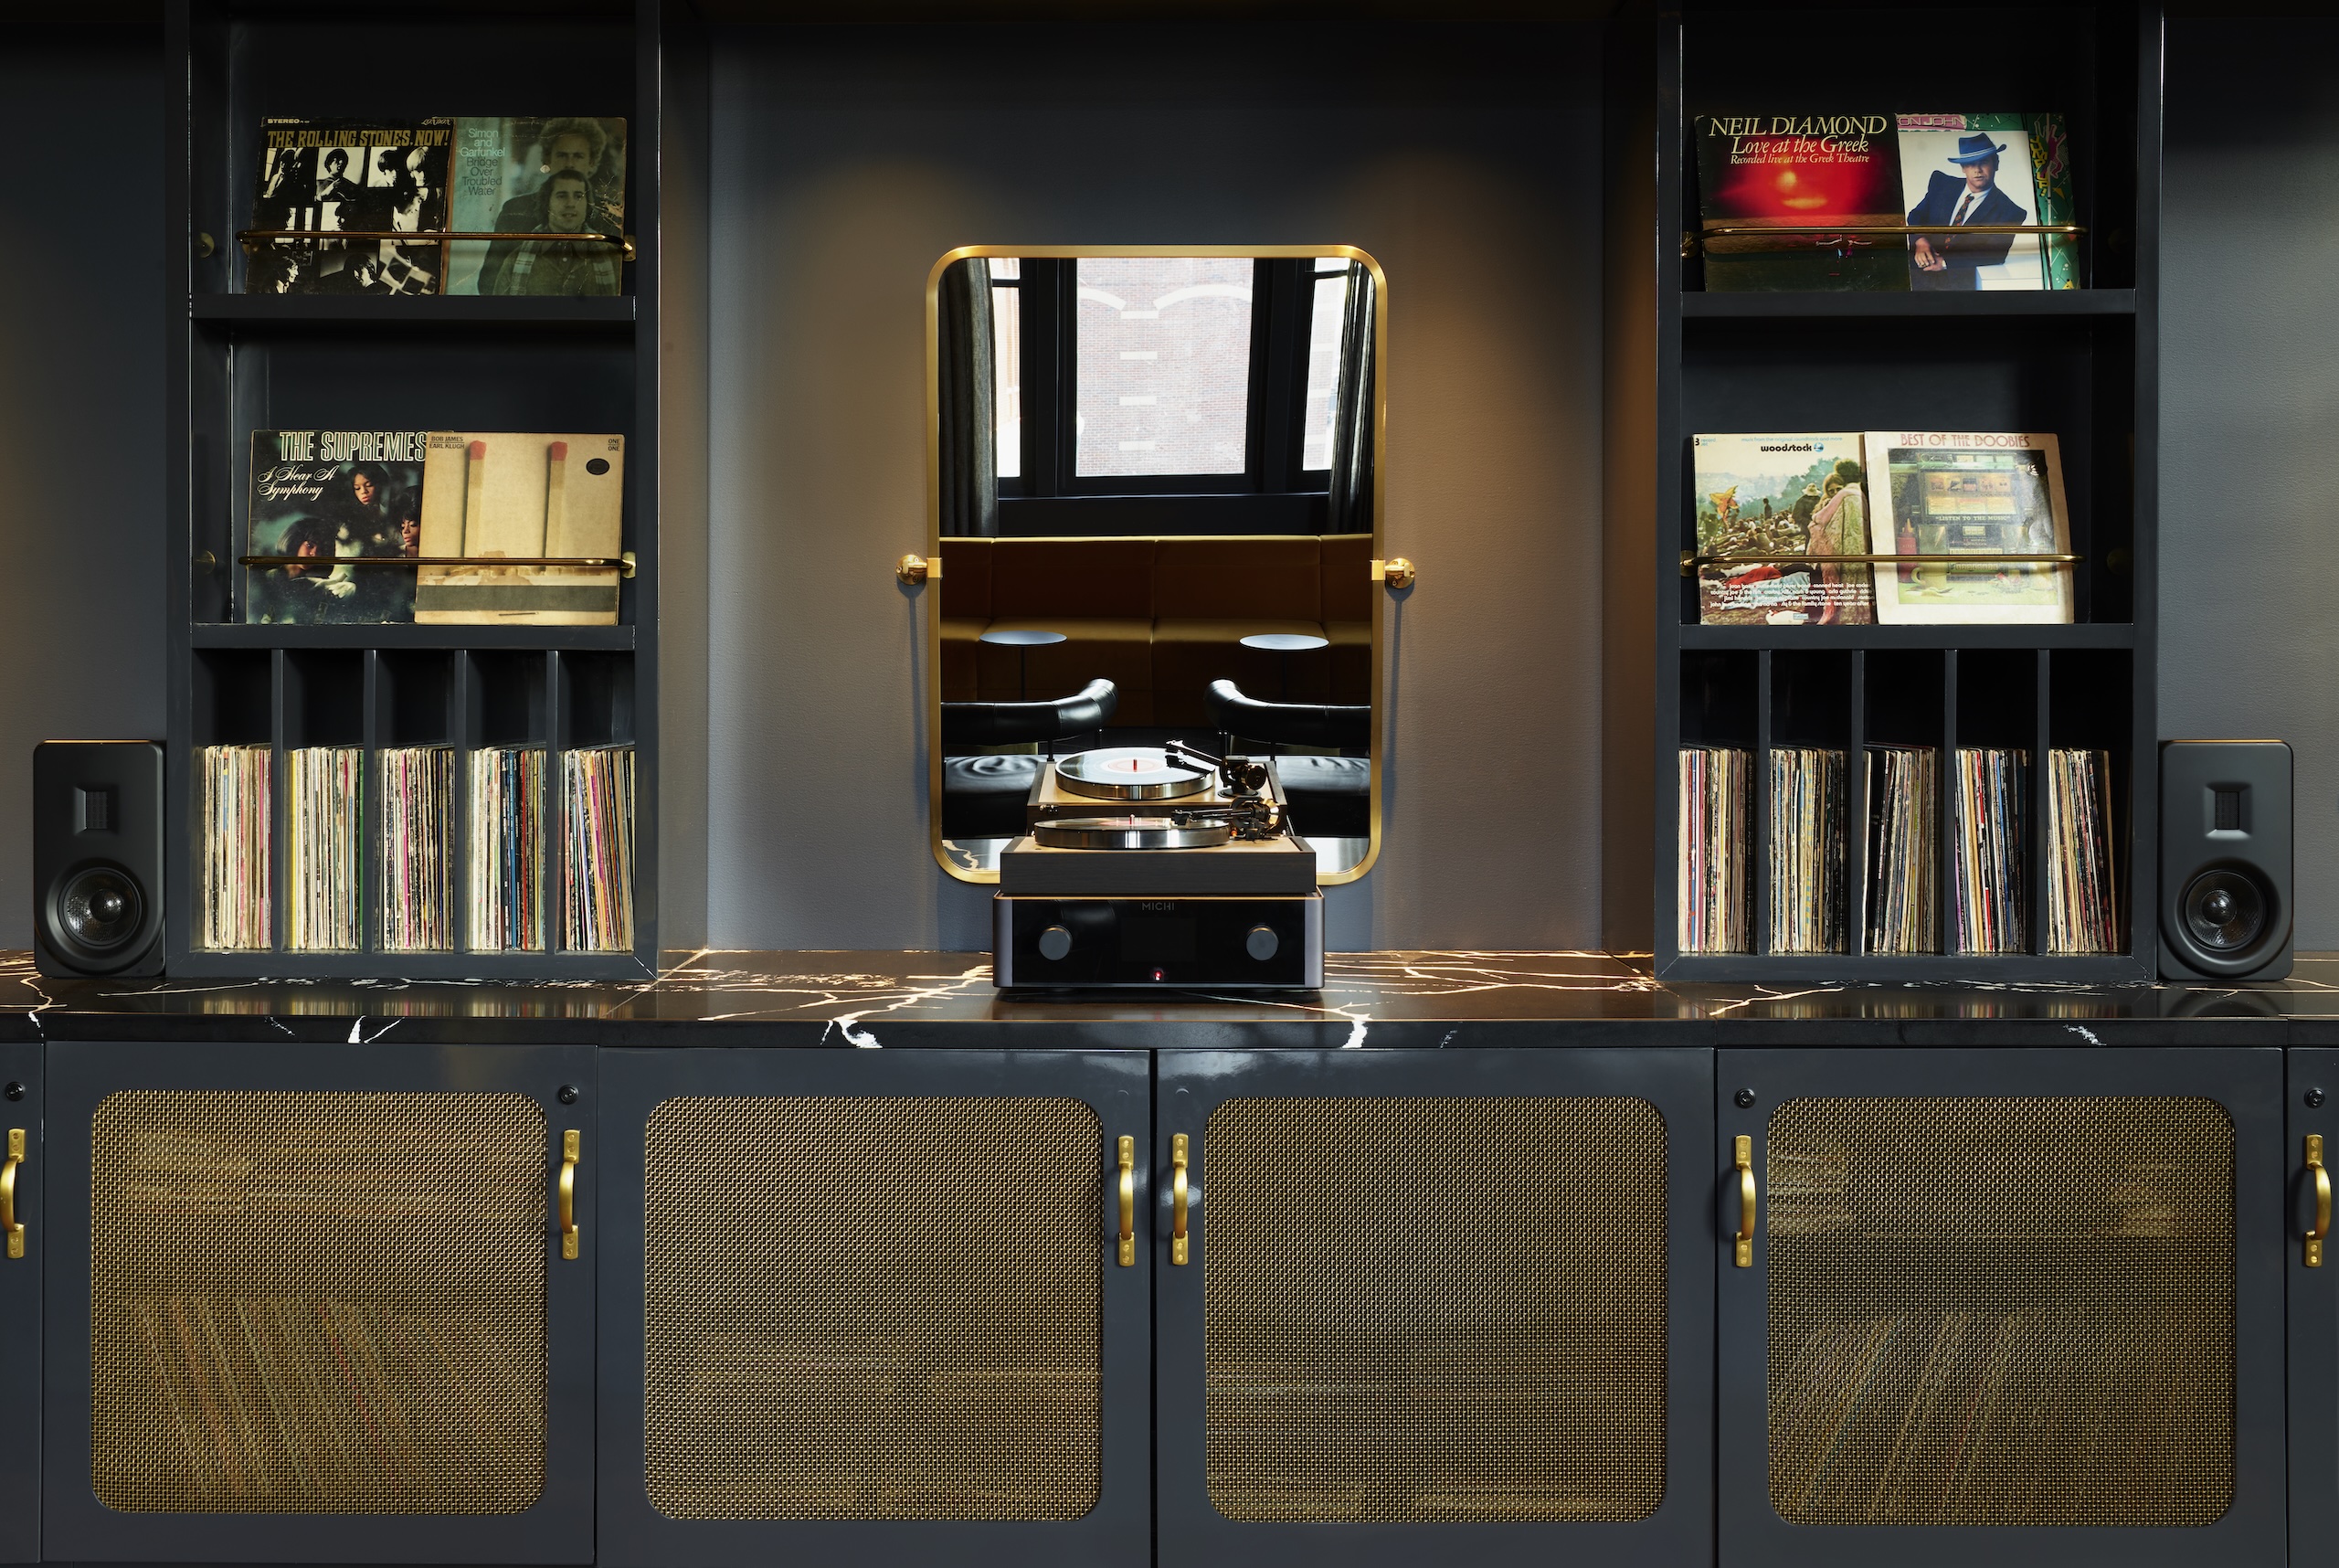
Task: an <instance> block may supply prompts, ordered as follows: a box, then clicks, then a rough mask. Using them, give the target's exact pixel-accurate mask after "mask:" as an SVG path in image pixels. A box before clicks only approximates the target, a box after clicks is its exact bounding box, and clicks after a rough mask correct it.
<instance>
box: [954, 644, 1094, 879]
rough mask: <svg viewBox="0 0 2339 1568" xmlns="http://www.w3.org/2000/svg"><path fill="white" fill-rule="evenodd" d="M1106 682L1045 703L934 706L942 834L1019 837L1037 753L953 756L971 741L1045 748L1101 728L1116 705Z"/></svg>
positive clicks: (1041, 760)
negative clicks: (938, 715) (938, 724)
mask: <svg viewBox="0 0 2339 1568" xmlns="http://www.w3.org/2000/svg"><path fill="white" fill-rule="evenodd" d="M1119 703H1120V694H1119V693H1117V691H1115V690H1114V688H1113V683H1112V682H1110V681H1101V680H1100V681H1091V682H1089V683H1088V684H1086V685H1085V686H1083V687H1081V688H1080V690H1078V691H1077V692H1074V694H1072V695H1070V696H1068V697H1059V698H1057V699H1056V700H1055V701H1053V702H1048V703H945V704H943V705H942V836H943V837H944V838H946V839H949V840H952V841H954V842H961V841H964V840H967V839H1012V838H1021V836H1022V834H1023V830H1024V820H1023V803H1024V801H1025V800H1029V799H1030V798H1031V794H1032V785H1033V784H1035V783H1037V782H1039V778H1040V769H1041V768H1042V766H1044V763H1045V759H1044V758H1039V757H1032V756H1021V757H1013V756H1011V757H967V756H953V755H952V753H953V752H963V751H964V750H965V749H966V748H967V747H975V746H1026V745H1042V746H1048V745H1053V743H1054V742H1056V741H1059V740H1069V739H1071V738H1072V737H1073V736H1076V735H1085V734H1087V733H1088V732H1089V731H1091V730H1101V729H1103V728H1104V727H1105V726H1106V724H1107V723H1108V722H1110V721H1111V719H1112V716H1113V709H1114V708H1115V707H1117V705H1119Z"/></svg>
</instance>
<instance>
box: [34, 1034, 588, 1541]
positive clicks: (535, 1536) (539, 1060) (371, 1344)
mask: <svg viewBox="0 0 2339 1568" xmlns="http://www.w3.org/2000/svg"><path fill="white" fill-rule="evenodd" d="M593 1071H594V1063H593V1054H592V1052H591V1051H590V1050H589V1049H586V1048H566V1047H520V1046H444V1047H439V1046H406V1047H403V1048H399V1047H392V1046H389V1045H378V1046H321V1045H293V1044H265V1045H259V1044H255V1045H186V1044H179V1045H143V1044H142V1045H126V1044H54V1045H52V1046H50V1047H49V1054H48V1090H49V1110H50V1115H49V1118H48V1128H49V1140H48V1150H49V1157H48V1158H49V1162H50V1165H51V1170H50V1172H49V1174H50V1181H49V1184H48V1185H49V1196H50V1202H48V1205H47V1208H46V1211H45V1216H46V1221H47V1225H46V1228H47V1229H48V1233H49V1246H48V1254H47V1271H48V1314H47V1316H48V1387H47V1393H46V1399H47V1413H46V1427H47V1438H48V1467H47V1473H46V1483H47V1484H46V1497H47V1512H46V1517H45V1531H44V1533H45V1537H46V1547H47V1551H46V1555H47V1556H48V1558H50V1559H53V1560H54V1559H65V1560H69V1561H101V1562H112V1563H130V1562H165V1563H191V1562H206V1563H217V1562H241V1563H263V1562H302V1563H354V1562H375V1563H447V1562H460V1563H583V1562H587V1561H589V1560H590V1559H591V1557H592V1552H593V1511H592V1510H593V1502H592V1473H591V1472H592V1452H593V1403H592V1371H593V1362H592V1356H593V1328H592V1314H593V1307H594V1293H593V1277H594V1270H595V1266H596V1258H597V1255H598V1245H597V1242H598V1237H597V1236H596V1235H595V1234H594V1226H593V1224H592V1206H593V1205H592V1198H593V1185H594V1172H595V1170H596V1167H597V1164H598V1161H599V1159H600V1150H598V1147H597V1145H598V1139H597V1138H596V1136H595V1133H594V1129H593V1124H592V1120H591V1118H592V1116H593V1114H594V1086H593ZM564 1193H565V1194H566V1197H564ZM564 1221H566V1222H567V1223H566V1224H565V1223H564Z"/></svg>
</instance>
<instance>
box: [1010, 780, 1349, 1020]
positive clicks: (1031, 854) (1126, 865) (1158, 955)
mask: <svg viewBox="0 0 2339 1568" xmlns="http://www.w3.org/2000/svg"><path fill="white" fill-rule="evenodd" d="M1026 814H1027V818H1028V820H1029V821H1030V823H1031V828H1032V831H1031V832H1029V833H1028V834H1026V835H1025V836H1024V837H1022V838H1020V839H1018V840H1016V841H1015V842H1013V843H1011V844H1010V845H1009V846H1008V847H1007V849H1006V850H1005V851H1004V852H1003V853H1001V854H1000V863H999V882H1000V888H999V894H998V895H997V897H996V898H995V899H994V900H993V901H992V959H993V974H994V977H995V978H996V980H997V983H998V984H999V985H1000V986H1001V987H1018V988H1021V987H1034V986H1051V987H1054V986H1081V987H1091V986H1094V987H1113V988H1135V989H1144V990H1190V989H1195V988H1201V989H1235V988H1239V989H1244V990H1250V989H1302V990H1307V989H1314V988H1316V987H1318V986H1321V985H1322V984H1323V981H1324V916H1323V911H1324V897H1323V895H1322V894H1321V893H1320V892H1318V890H1317V886H1316V852H1315V850H1314V849H1313V848H1312V847H1310V846H1309V844H1308V843H1307V841H1306V840H1304V839H1302V838H1300V837H1299V836H1298V835H1297V833H1295V832H1292V831H1291V828H1290V825H1289V823H1288V821H1287V820H1286V817H1285V815H1284V799H1283V789H1282V785H1281V782H1280V781H1279V780H1278V779H1276V777H1275V763H1274V760H1273V759H1272V758H1243V757H1230V758H1216V757H1212V756H1210V755H1209V754H1208V753H1206V752H1201V751H1197V750H1195V749H1194V748H1193V747H1189V746H1186V745H1185V744H1184V743H1182V742H1180V741H1174V740H1173V741H1171V742H1170V743H1169V746H1167V747H1159V748H1156V747H1108V748H1106V749H1104V750H1101V751H1085V752H1081V753H1078V754H1076V755H1074V756H1072V757H1067V758H1061V759H1058V760H1056V761H1053V762H1051V763H1050V764H1048V765H1047V766H1046V767H1045V768H1043V769H1042V773H1041V776H1040V779H1039V780H1038V782H1037V783H1035V784H1034V785H1033V786H1032V795H1031V798H1030V800H1029V802H1028V808H1027V813H1026Z"/></svg>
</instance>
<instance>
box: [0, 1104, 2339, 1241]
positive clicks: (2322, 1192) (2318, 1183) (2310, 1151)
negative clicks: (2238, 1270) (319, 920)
mask: <svg viewBox="0 0 2339 1568" xmlns="http://www.w3.org/2000/svg"><path fill="white" fill-rule="evenodd" d="M8 1136H9V1138H10V1139H11V1141H12V1143H13V1140H14V1139H15V1138H16V1134H14V1133H10V1134H9V1135H8ZM2306 1168H2307V1171H2309V1173H2310V1174H2312V1175H2313V1177H2314V1228H2313V1229H2312V1230H2310V1231H2308V1232H2307V1233H2306V1266H2308V1267H2309V1268H2321V1267H2322V1266H2323V1238H2324V1237H2325V1236H2328V1235H2329V1234H2331V1172H2330V1171H2325V1170H2324V1169H2323V1134H2321V1133H2319V1132H2310V1133H2308V1134H2307V1135H2306ZM8 1245H9V1247H10V1249H11V1250H10V1252H9V1254H8V1255H9V1256H11V1257H14V1256H15V1255H16V1253H15V1251H14V1248H15V1247H16V1242H15V1241H14V1240H13V1239H12V1240H11V1241H10V1242H9V1244H8Z"/></svg>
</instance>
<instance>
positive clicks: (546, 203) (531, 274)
mask: <svg viewBox="0 0 2339 1568" xmlns="http://www.w3.org/2000/svg"><path fill="white" fill-rule="evenodd" d="M625 159H626V139H625V122H624V121H623V120H622V119H618V118H614V117H609V116H602V117H598V118H596V117H592V116H586V115H567V116H553V117H542V116H538V117H527V118H519V117H511V116H506V117H503V118H492V117H491V118H482V119H471V118H466V119H460V120H457V121H456V122H455V159H454V175H453V179H454V188H455V198H454V222H453V224H452V226H451V227H452V228H453V229H454V231H455V232H456V233H459V234H485V233H506V232H508V233H510V234H511V235H512V236H513V238H510V239H493V240H488V239H459V240H455V241H453V242H452V243H451V244H450V247H449V249H450V251H451V253H452V254H451V256H450V261H449V266H448V281H447V292H449V293H450V294H538V295H544V294H553V295H580V294H615V293H618V292H619V291H620V290H621V287H622V283H623V278H624V263H625V255H624V252H623V251H622V250H621V249H619V248H618V247H617V246H614V245H595V244H591V243H579V242H575V241H568V240H550V239H529V238H524V236H526V235H528V234H531V233H539V232H541V233H554V234H606V235H609V236H611V237H613V238H616V237H622V236H623V235H624V233H625Z"/></svg>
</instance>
